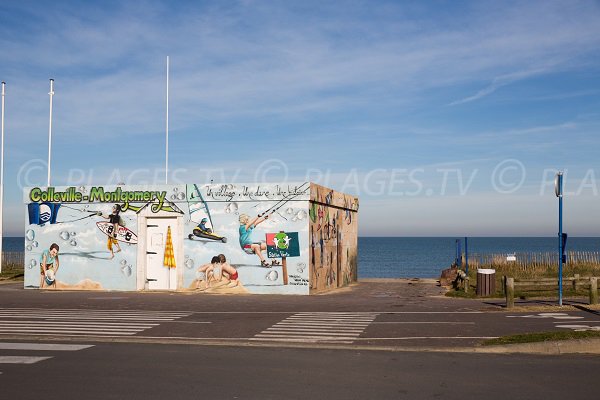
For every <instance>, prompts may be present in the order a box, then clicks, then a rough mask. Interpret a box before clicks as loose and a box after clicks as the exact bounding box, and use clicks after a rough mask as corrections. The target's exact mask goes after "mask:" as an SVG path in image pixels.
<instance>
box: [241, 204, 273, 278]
mask: <svg viewBox="0 0 600 400" xmlns="http://www.w3.org/2000/svg"><path fill="white" fill-rule="evenodd" d="M268 218H269V215H265V216H262V217H256V218H254V220H252V221H250V217H249V216H248V215H246V214H242V215H240V218H239V221H240V246H241V247H242V250H244V252H245V253H246V254H256V255H257V256H258V258H259V259H260V265H261V266H262V267H267V268H268V267H270V266H271V265H270V264H269V263H268V262H267V261H266V260H265V257H264V256H263V254H262V252H263V251H266V250H267V244H266V243H265V242H264V241H261V242H253V241H252V231H253V230H254V228H256V226H257V225H258V224H260V223H261V222H264V221H265V220H267V219H268Z"/></svg>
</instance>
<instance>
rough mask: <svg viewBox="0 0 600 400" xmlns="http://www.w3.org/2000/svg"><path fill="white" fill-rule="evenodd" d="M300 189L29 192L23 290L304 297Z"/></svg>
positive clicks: (304, 209) (305, 222)
mask: <svg viewBox="0 0 600 400" xmlns="http://www.w3.org/2000/svg"><path fill="white" fill-rule="evenodd" d="M310 189H311V186H310V184H309V183H308V182H305V183H298V184H284V185H278V184H269V185H246V184H227V185H206V184H200V183H198V184H188V185H158V186H152V187H138V186H106V187H104V186H93V187H50V188H29V189H27V190H26V191H25V199H24V200H25V203H26V204H27V211H28V212H27V216H26V240H25V260H26V265H25V287H30V288H35V287H41V288H53V289H54V288H56V289H110V290H143V289H179V290H186V289H189V290H194V291H198V292H223V293H224V292H231V293H281V294H308V293H309V268H308V262H309V254H310V249H309V220H310V216H309V208H308V205H309V202H308V200H309V199H310Z"/></svg>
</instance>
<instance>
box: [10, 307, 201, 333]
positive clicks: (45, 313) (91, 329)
mask: <svg viewBox="0 0 600 400" xmlns="http://www.w3.org/2000/svg"><path fill="white" fill-rule="evenodd" d="M191 314H192V313H191V312H171V311H143V310H82V309H52V308H0V337H2V335H14V334H22V335H25V334H29V335H53V336H102V337H106V336H131V335H135V334H137V333H140V332H143V331H145V330H147V329H151V328H154V327H155V326H158V325H160V323H161V322H168V321H174V320H176V319H179V318H183V317H187V316H189V315H191Z"/></svg>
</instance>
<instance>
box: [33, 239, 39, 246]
mask: <svg viewBox="0 0 600 400" xmlns="http://www.w3.org/2000/svg"><path fill="white" fill-rule="evenodd" d="M31 245H32V246H33V247H38V246H39V245H40V244H39V243H38V241H37V240H34V241H33V242H31Z"/></svg>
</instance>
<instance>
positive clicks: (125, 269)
mask: <svg viewBox="0 0 600 400" xmlns="http://www.w3.org/2000/svg"><path fill="white" fill-rule="evenodd" d="M132 272H133V267H132V266H131V265H123V266H122V267H121V273H122V274H123V275H125V276H126V277H130V276H131V273H132Z"/></svg>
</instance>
